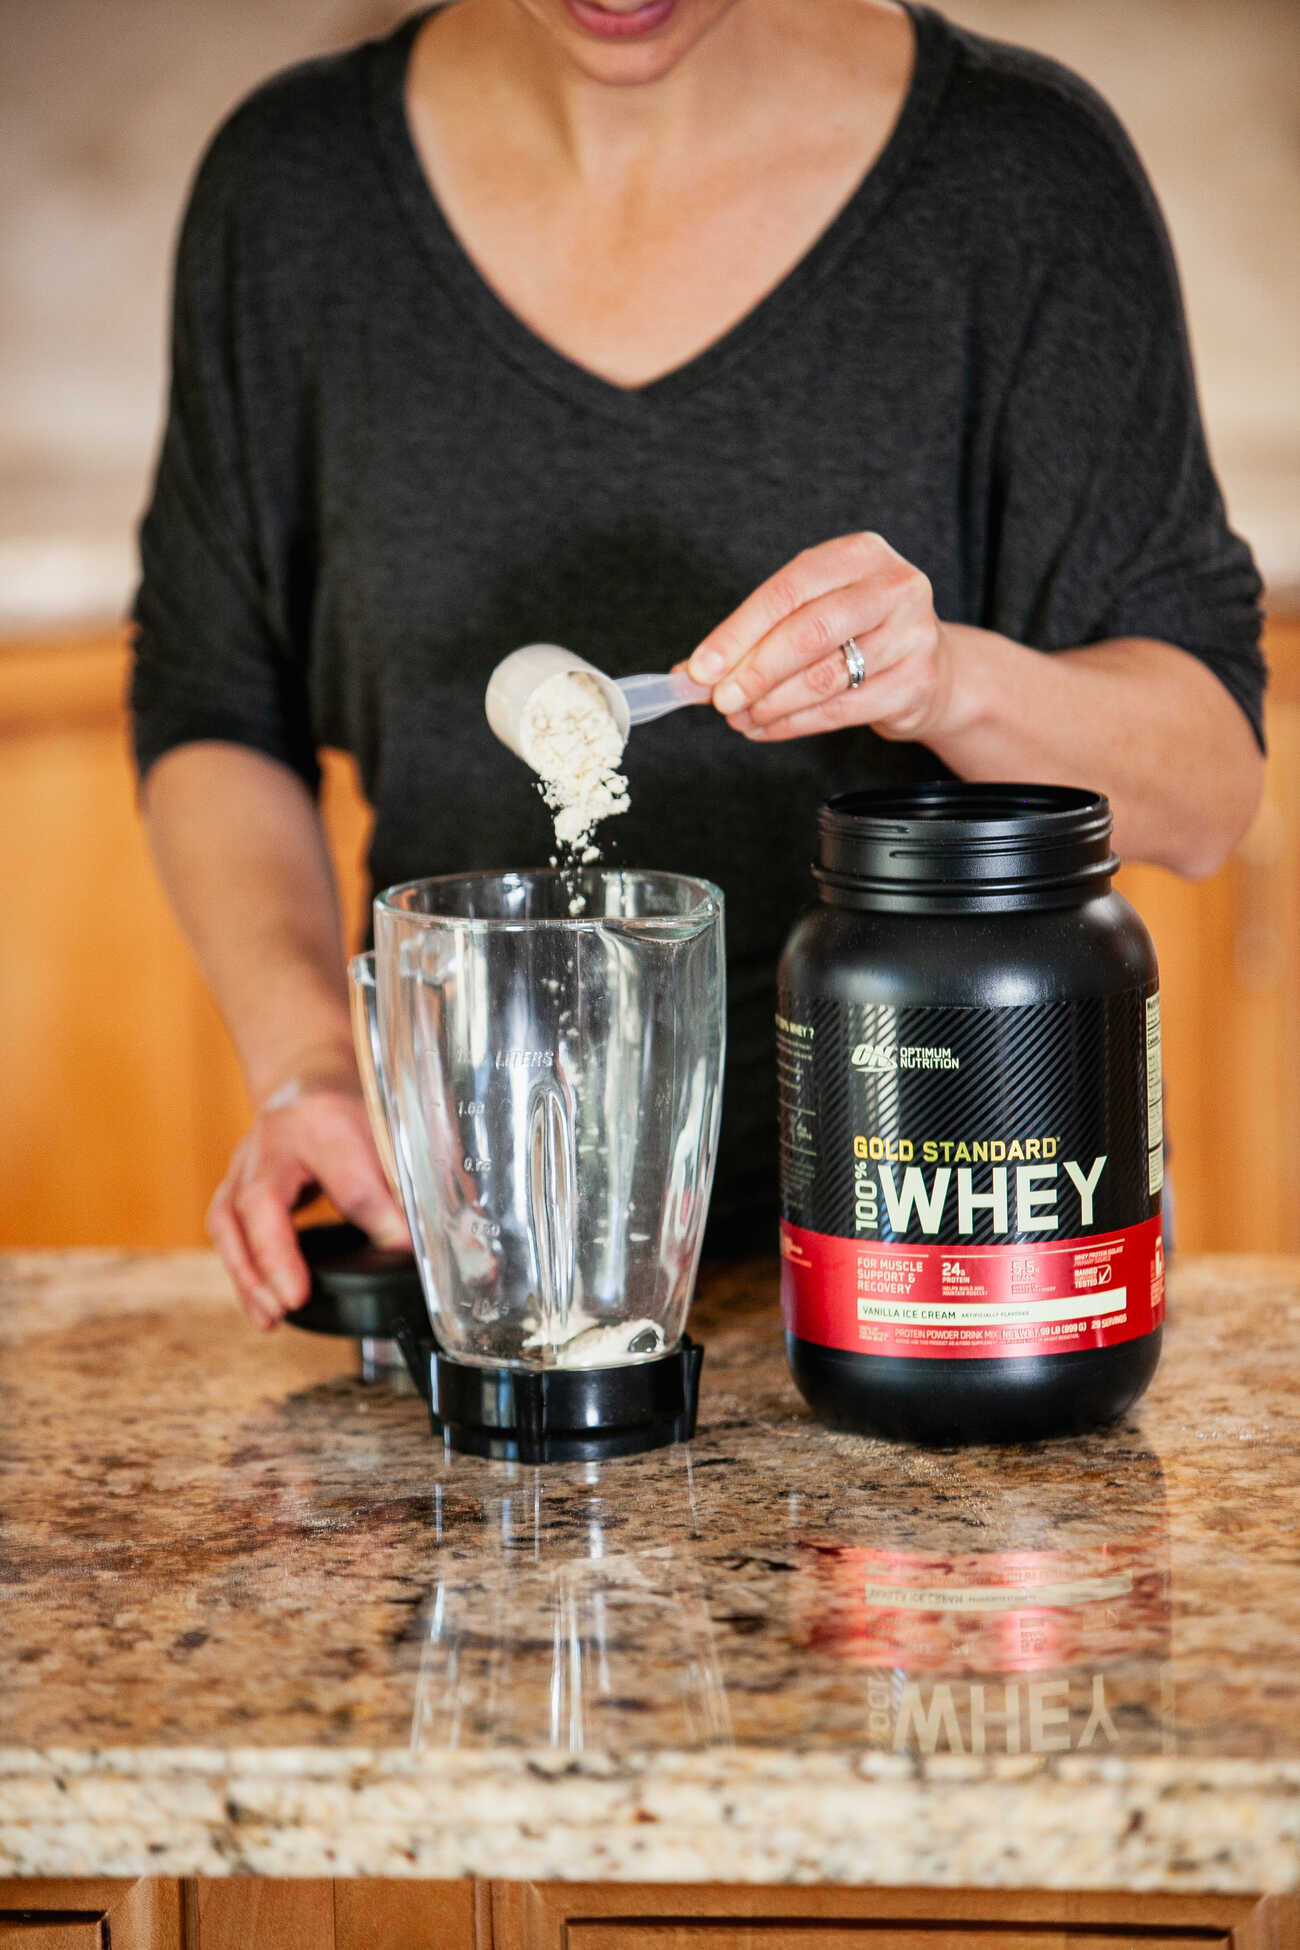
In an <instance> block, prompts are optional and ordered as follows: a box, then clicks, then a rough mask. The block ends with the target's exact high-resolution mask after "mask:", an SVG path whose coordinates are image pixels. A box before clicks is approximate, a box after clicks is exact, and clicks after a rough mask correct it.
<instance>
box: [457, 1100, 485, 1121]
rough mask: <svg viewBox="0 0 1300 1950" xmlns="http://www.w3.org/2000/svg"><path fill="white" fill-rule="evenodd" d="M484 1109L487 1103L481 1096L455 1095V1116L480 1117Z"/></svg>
mask: <svg viewBox="0 0 1300 1950" xmlns="http://www.w3.org/2000/svg"><path fill="white" fill-rule="evenodd" d="M486 1109H487V1105H486V1104H485V1103H484V1102H483V1100H482V1098H481V1097H457V1099H456V1115H457V1117H481V1116H482V1115H483V1112H484V1111H485V1110H486Z"/></svg>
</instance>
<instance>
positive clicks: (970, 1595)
mask: <svg viewBox="0 0 1300 1950" xmlns="http://www.w3.org/2000/svg"><path fill="white" fill-rule="evenodd" d="M693 1319H694V1326H695V1331H696V1332H697V1334H698V1335H699V1336H700V1338H702V1339H703V1340H704V1341H705V1343H706V1346H707V1349H708V1353H707V1358H706V1362H705V1370H704V1386H703V1396H702V1404H701V1411H700V1432H699V1435H698V1436H697V1438H696V1440H695V1441H694V1442H693V1443H692V1444H691V1445H690V1447H689V1448H678V1449H672V1450H665V1451H661V1452H659V1453H658V1454H656V1455H651V1456H646V1457H640V1458H635V1459H631V1460H628V1461H625V1462H619V1463H615V1464H607V1465H603V1466H601V1467H600V1468H597V1467H595V1466H565V1467H563V1468H551V1469H548V1470H527V1469H522V1468H512V1467H510V1466H507V1465H504V1464H493V1463H486V1462H480V1461H475V1460H469V1459H465V1458H452V1459H447V1458H444V1456H443V1454H442V1452H441V1449H440V1448H438V1449H435V1447H434V1444H433V1441H432V1438H431V1435H430V1431H429V1427H428V1422H427V1418H426V1416H425V1412H424V1409H423V1408H422V1406H421V1404H420V1403H419V1402H418V1401H416V1400H413V1399H411V1398H402V1397H397V1396H394V1395H392V1394H390V1393H388V1392H386V1391H385V1390H384V1389H383V1388H382V1387H366V1386H364V1385H363V1384H362V1383H360V1382H359V1381H357V1380H355V1379H354V1378H352V1373H351V1369H352V1364H353V1356H352V1350H351V1349H350V1347H348V1346H346V1345H341V1344H339V1343H332V1342H328V1341H322V1340H318V1339H315V1338H313V1337H310V1336H307V1335H304V1334H300V1333H297V1332H294V1331H292V1330H289V1329H281V1330H280V1331H279V1332H278V1333H276V1334H274V1335H271V1336H265V1337H264V1336H261V1335H258V1334H257V1333H255V1332H254V1331H253V1330H252V1329H250V1328H248V1327H246V1326H245V1324H244V1322H243V1320H242V1317H241V1316H240V1315H239V1314H238V1313H237V1311H236V1310H235V1308H234V1306H233V1303H232V1302H231V1301H230V1300H229V1299H228V1298H227V1297H226V1289H225V1286H224V1282H223V1279H222V1276H221V1274H220V1272H219V1269H218V1268H217V1266H216V1264H215V1262H214V1261H212V1260H211V1259H209V1258H207V1257H206V1256H204V1255H200V1254H183V1255H167V1256H148V1257H139V1256H134V1257H133V1256H129V1255H122V1254H113V1255H110V1254H86V1253H76V1254H46V1255H37V1254H32V1255H24V1256H18V1257H11V1258H9V1259H7V1260H3V1261H0V1465H2V1468H3V1479H2V1484H0V1490H2V1494H3V1522H2V1525H0V1875H19V1876H22V1875H72V1874H81V1875H86V1874H109V1875H113V1874H121V1875H126V1874H135V1873H149V1874H155V1875H177V1874H180V1875H190V1874H197V1875H220V1874H223V1873H230V1872H234V1873H243V1874H250V1873H255V1874H266V1875H275V1876H297V1875H311V1876H347V1875H377V1876H402V1875H415V1876H430V1877H442V1876H460V1875H470V1874H473V1875H482V1876H497V1877H502V1876H504V1877H538V1878H566V1879H586V1880H596V1879H603V1878H609V1879H631V1880H638V1881H677V1880H680V1881H693V1880H711V1881H737V1882H741V1881H752V1882H813V1881H827V1882H839V1883H866V1882H876V1883H886V1884H913V1885H919V1884H928V1885H934V1886H939V1885H966V1886H974V1887H981V1886H982V1887H989V1888H996V1887H1038V1888H1047V1889H1052V1888H1056V1889H1066V1888H1073V1889H1107V1888H1113V1889H1129V1890H1175V1891H1178V1890H1181V1891H1194V1890H1222V1891H1233V1890H1240V1891H1255V1890H1259V1891H1264V1890H1287V1889H1297V1888H1300V1536H1298V1529H1297V1526H1298V1518H1300V1495H1298V1493H1297V1492H1298V1490H1300V1381H1298V1380H1297V1365H1298V1363H1297V1355H1298V1353H1300V1262H1291V1261H1263V1260H1220V1261H1215V1260H1201V1261H1189V1262H1186V1263H1185V1264H1183V1265H1181V1266H1179V1267H1177V1268H1176V1269H1175V1272H1174V1277H1173V1281H1172V1291H1171V1325H1170V1328H1169V1332H1168V1335H1167V1341H1166V1352H1165V1357H1164V1361H1163V1364H1162V1366H1161V1369H1160V1372H1159V1374H1158V1375H1157V1378H1156V1381H1155V1384H1154V1386H1153V1388H1152V1390H1151V1392H1150V1394H1149V1395H1148V1397H1147V1399H1146V1401H1145V1402H1144V1403H1143V1404H1141V1407H1140V1412H1139V1414H1138V1416H1137V1418H1136V1419H1135V1420H1134V1421H1132V1422H1131V1423H1129V1424H1126V1425H1124V1426H1122V1427H1121V1428H1119V1429H1118V1430H1115V1431H1112V1432H1111V1433H1109V1434H1108V1435H1105V1436H1099V1437H1094V1438H1090V1439H1088V1440H1085V1441H1075V1442H1069V1443H1060V1444H1052V1445H1046V1446H1043V1447H1040V1448H1037V1449H1032V1450H1030V1449H1026V1450H984V1451H972V1452H967V1453H922V1452H918V1451H915V1450H911V1449H907V1448H901V1447H894V1446H891V1445H888V1444H885V1443H878V1442H870V1441H865V1440H859V1439H856V1438H850V1437H844V1436H831V1435H828V1434H826V1433H824V1432H823V1431H821V1430H820V1429H819V1428H818V1427H817V1426H816V1425H815V1424H814V1423H813V1422H812V1421H811V1419H810V1418H809V1416H808V1414H807V1413H806V1411H805V1410H804V1408H803V1405H802V1403H801V1402H800V1400H799V1398H798V1396H797V1395H796V1393H795V1391H794V1389H793V1387H792V1386H791V1384H790V1382H789V1380H788V1378H787V1376H786V1373H785V1368H784V1365H783V1361H782V1355H781V1347H780V1334H779V1325H778V1318H777V1313H776V1307H775V1273H774V1269H773V1268H772V1267H771V1266H770V1265H767V1264H760V1265H757V1266H752V1267H743V1268H737V1269H730V1270H728V1271H726V1272H725V1273H720V1272H715V1273H713V1274H712V1275H710V1276H709V1277H707V1278H706V1280H705V1282H704V1286H703V1290H702V1297H701V1300H700V1303H699V1304H698V1306H697V1309H696V1312H695V1315H694V1317H693Z"/></svg>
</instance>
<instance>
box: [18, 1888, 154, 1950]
mask: <svg viewBox="0 0 1300 1950" xmlns="http://www.w3.org/2000/svg"><path fill="white" fill-rule="evenodd" d="M183 1929H184V1918H183V1893H182V1889H181V1885H180V1884H179V1883H176V1882H162V1881H157V1880H154V1879H152V1878H149V1877H144V1876H137V1877H134V1878H132V1879H130V1880H128V1881H109V1880H107V1879H104V1878H100V1879H91V1878H76V1879H71V1880H65V1879H62V1878H60V1879H58V1880H50V1879H46V1878H43V1877H42V1878H33V1879H32V1880H31V1881H30V1882H0V1950H186V1944H185V1937H184V1934H183Z"/></svg>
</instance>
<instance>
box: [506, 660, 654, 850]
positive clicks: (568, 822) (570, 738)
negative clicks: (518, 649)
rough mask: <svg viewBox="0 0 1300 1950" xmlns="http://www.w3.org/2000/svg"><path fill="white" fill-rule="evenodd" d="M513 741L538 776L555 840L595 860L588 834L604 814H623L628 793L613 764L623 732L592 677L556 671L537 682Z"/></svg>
mask: <svg viewBox="0 0 1300 1950" xmlns="http://www.w3.org/2000/svg"><path fill="white" fill-rule="evenodd" d="M519 747H520V751H521V753H522V756H523V758H524V760H525V762H526V763H527V764H528V765H531V766H532V768H533V770H534V772H537V773H539V774H540V776H541V781H542V797H543V798H544V799H545V801H546V803H547V805H548V806H549V807H550V808H551V811H552V812H553V813H554V815H555V838H556V842H557V844H558V845H559V846H560V847H561V848H562V849H563V851H564V852H565V853H567V854H568V855H569V857H570V858H571V859H576V860H579V861H582V862H586V861H590V860H595V859H598V858H599V857H600V855H599V850H598V848H597V847H596V846H595V845H593V843H592V834H593V833H594V832H595V829H596V828H597V826H599V825H600V824H601V822H602V820H606V819H613V818H614V817H615V815H616V814H618V813H625V812H626V811H627V806H628V799H627V780H626V779H625V778H624V777H623V775H622V773H621V772H620V771H619V770H618V761H619V759H620V758H621V757H622V756H623V736H622V733H621V732H620V731H619V728H618V725H617V723H616V722H615V719H614V714H613V712H612V711H611V710H610V708H609V705H608V704H607V703H606V701H605V696H604V693H603V691H602V690H601V688H600V685H599V684H598V683H597V682H596V680H595V678H594V677H589V676H588V675H587V673H586V671H584V670H558V671H556V672H555V674H554V676H552V677H548V678H547V679H546V680H545V682H544V683H541V684H539V685H538V686H537V689H536V690H535V691H534V692H533V693H532V694H531V696H530V697H529V699H528V703H527V705H526V707H525V710H524V718H523V723H522V725H521V726H520V733H519Z"/></svg>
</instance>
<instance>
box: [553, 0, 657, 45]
mask: <svg viewBox="0 0 1300 1950" xmlns="http://www.w3.org/2000/svg"><path fill="white" fill-rule="evenodd" d="M564 4H565V6H566V8H567V9H568V11H569V13H570V15H571V16H572V18H573V19H574V20H575V21H576V22H577V24H578V26H579V27H581V28H582V30H583V32H584V33H587V34H597V35H599V36H600V38H601V40H605V41H631V40H636V39H637V38H638V36H640V35H642V34H653V33H654V31H655V29H656V28H657V27H662V26H663V24H664V22H665V21H666V20H667V18H668V16H669V15H670V14H671V13H672V12H673V9H674V8H675V7H676V5H677V0H648V4H647V5H646V6H643V7H633V8H632V10H631V11H630V12H629V13H615V12H614V10H613V8H612V7H597V6H593V5H592V4H591V0H564Z"/></svg>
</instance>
